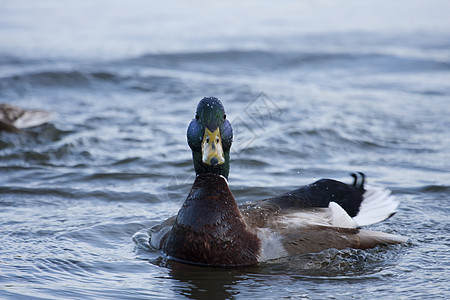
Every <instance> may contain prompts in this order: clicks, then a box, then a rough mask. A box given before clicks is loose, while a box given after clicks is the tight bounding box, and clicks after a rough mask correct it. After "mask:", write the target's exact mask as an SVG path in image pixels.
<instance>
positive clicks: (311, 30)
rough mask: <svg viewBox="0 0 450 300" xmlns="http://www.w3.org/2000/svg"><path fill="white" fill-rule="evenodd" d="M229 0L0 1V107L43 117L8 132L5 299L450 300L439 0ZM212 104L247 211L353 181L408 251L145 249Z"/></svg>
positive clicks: (449, 104) (445, 22)
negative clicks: (253, 254) (217, 105)
mask: <svg viewBox="0 0 450 300" xmlns="http://www.w3.org/2000/svg"><path fill="white" fill-rule="evenodd" d="M241 2H242V1H231V2H230V1H227V2H226V3H221V4H213V3H205V2H203V1H193V2H189V3H177V2H173V3H172V2H171V3H166V4H164V5H163V4H160V3H153V2H147V1H127V2H126V3H125V2H123V3H121V2H112V1H86V2H79V1H38V2H37V1H9V2H6V1H2V2H0V37H1V38H0V39H1V40H2V42H1V43H0V102H3V103H10V104H14V105H18V106H21V107H24V108H32V109H45V110H49V111H53V112H54V113H55V118H54V120H53V121H52V122H51V123H49V124H45V125H42V126H38V127H34V128H30V129H29V130H27V132H26V133H24V134H18V135H17V134H10V133H5V132H2V133H0V298H11V299H21V298H24V299H25V298H32V299H41V298H42V299H63V298H64V299H68V298H80V299H89V298H92V299H101V298H114V299H128V298H136V299H142V298H151V299H156V298H196V299H197V298H208V299H221V298H240V299H256V298H263V299H265V298H294V299H298V298H311V299H324V298H338V299H346V298H396V299H397V298H400V299H402V298H408V299H409V298H416V299H423V298H432V299H436V298H448V297H449V296H450V288H449V285H448V282H449V280H450V276H449V268H450V254H449V253H450V238H449V237H450V231H449V230H450V229H449V228H450V222H449V221H450V218H449V215H450V205H449V196H450V185H449V182H450V150H449V149H450V84H449V82H450V19H449V18H448V15H449V13H450V5H449V4H448V2H445V1H408V2H405V1H397V2H395V3H390V1H364V2H359V1H346V2H339V3H335V2H333V1H311V2H310V1H307V2H301V3H298V2H297V1H285V2H281V3H279V2H273V1H264V2H259V1H258V2H244V3H241ZM363 3H364V4H363ZM204 96H216V97H218V98H220V99H221V100H222V102H223V103H224V106H225V108H226V111H227V116H228V119H229V120H230V121H231V122H232V125H233V128H234V131H235V140H234V144H233V146H232V152H231V172H230V178H229V181H230V186H231V189H232V191H233V193H234V194H235V197H236V199H237V201H238V202H239V203H244V202H246V201H252V200H258V199H261V198H264V197H269V196H272V195H276V194H280V193H283V192H286V191H288V190H291V189H294V188H296V187H298V186H300V185H304V184H307V183H310V182H312V181H314V180H317V179H319V178H323V177H331V178H335V179H339V180H343V181H347V182H350V181H351V180H350V179H351V177H350V176H349V172H354V171H363V172H365V173H366V174H367V176H368V181H369V183H370V184H372V185H381V186H386V187H388V188H390V189H391V190H392V191H393V193H394V195H395V196H396V197H397V198H398V199H399V200H400V201H401V204H400V207H399V210H398V213H397V214H396V215H395V216H394V217H393V218H391V219H389V220H387V221H385V222H383V223H380V224H377V225H375V226H371V228H372V229H377V230H382V231H386V232H391V233H396V234H401V235H405V236H408V237H409V239H410V240H409V242H408V243H407V244H405V245H397V246H389V247H378V248H375V249H371V250H367V251H362V250H342V251H337V250H334V249H330V250H327V251H324V252H322V253H318V254H309V255H302V256H298V257H290V258H286V259H280V260H277V261H271V262H268V263H265V264H262V265H260V266H257V267H251V268H237V269H220V268H219V269H217V268H203V267H195V266H188V265H184V264H180V263H177V262H173V261H170V260H167V259H166V258H165V257H164V256H163V255H162V254H161V253H159V252H157V251H154V250H152V249H150V247H149V244H148V236H149V229H150V228H151V227H152V226H154V225H157V224H159V223H161V222H162V221H163V220H165V219H166V218H167V217H169V216H172V215H174V214H176V212H177V211H178V208H179V207H180V205H181V203H182V201H183V200H184V198H185V196H186V194H187V192H188V191H189V188H190V185H191V184H192V181H193V178H194V177H193V166H192V162H191V153H190V149H189V147H188V145H187V143H186V136H185V133H186V128H187V125H188V124H189V122H190V120H191V119H192V118H193V116H194V111H195V108H196V105H197V103H198V101H199V100H200V99H201V98H202V97H204Z"/></svg>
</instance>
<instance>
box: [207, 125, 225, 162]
mask: <svg viewBox="0 0 450 300" xmlns="http://www.w3.org/2000/svg"><path fill="white" fill-rule="evenodd" d="M202 161H203V163H204V164H207V165H209V166H211V165H212V166H215V165H221V164H223V163H224V162H225V159H224V158H223V149H222V139H221V138H220V130H219V128H217V129H216V130H215V131H214V132H211V131H210V130H209V129H208V128H205V135H204V136H203V142H202Z"/></svg>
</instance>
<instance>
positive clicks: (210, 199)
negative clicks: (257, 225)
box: [164, 173, 260, 266]
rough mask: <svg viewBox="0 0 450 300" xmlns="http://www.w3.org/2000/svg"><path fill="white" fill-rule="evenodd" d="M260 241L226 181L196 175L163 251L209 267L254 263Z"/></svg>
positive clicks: (215, 177)
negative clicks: (247, 223)
mask: <svg viewBox="0 0 450 300" xmlns="http://www.w3.org/2000/svg"><path fill="white" fill-rule="evenodd" d="M259 246H260V242H259V239H258V237H257V236H256V234H254V233H252V232H250V231H249V230H248V229H247V226H246V224H245V223H244V221H243V219H242V216H241V213H240V211H239V208H238V206H237V203H236V201H235V199H234V197H233V194H232V193H231V191H230V189H229V187H228V183H227V182H226V180H225V179H224V178H223V177H221V176H219V175H216V174H211V173H206V174H199V175H198V176H197V177H196V179H195V182H194V184H193V185H192V189H191V191H190V193H189V195H188V197H187V199H186V201H185V202H184V204H183V206H182V207H181V209H180V211H179V212H178V215H177V218H176V220H175V224H174V225H173V227H172V230H171V233H170V235H169V237H168V239H167V240H166V243H165V246H164V251H165V252H166V254H168V255H169V256H172V257H173V258H177V259H180V260H183V261H187V262H191V263H196V264H205V265H210V266H240V265H253V264H256V263H257V256H258V254H259V252H258V251H259Z"/></svg>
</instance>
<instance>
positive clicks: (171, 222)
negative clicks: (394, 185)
mask: <svg viewBox="0 0 450 300" xmlns="http://www.w3.org/2000/svg"><path fill="white" fill-rule="evenodd" d="M187 138H188V143H189V146H190V148H191V149H192V156H193V161H194V167H195V172H196V174H197V176H196V178H195V181H194V184H193V185H192V189H191V191H190V193H189V194H188V196H187V198H186V200H185V202H184V203H183V206H182V207H181V209H180V210H179V212H178V215H177V216H174V217H172V218H169V219H168V220H166V221H165V222H164V223H163V224H161V225H159V226H156V227H155V228H153V234H152V236H151V238H150V244H151V245H152V247H154V248H156V249H160V250H162V251H163V252H164V253H165V254H167V255H168V256H169V257H170V258H173V259H176V260H180V261H184V262H188V263H194V264H201V265H209V266H243V265H254V264H257V263H259V262H263V261H267V260H271V259H276V258H280V257H285V256H290V255H298V254H303V253H312V252H319V251H322V250H325V249H329V248H336V249H344V248H356V249H367V248H372V247H374V246H376V245H379V244H396V243H403V242H405V241H406V239H405V238H404V237H401V236H397V235H392V234H387V233H383V232H378V231H370V230H363V229H360V228H359V227H360V226H365V225H370V224H374V223H377V222H380V221H383V220H385V219H387V218H389V217H391V216H392V215H393V214H394V213H395V210H396V208H397V206H398V202H397V201H395V200H394V199H393V197H392V196H391V195H390V192H389V191H388V190H386V189H382V188H366V187H365V184H364V181H365V177H364V174H362V173H359V176H358V175H356V174H353V175H352V176H353V177H354V182H353V183H352V184H345V183H343V182H339V181H336V180H331V179H322V180H319V181H317V182H315V183H312V184H310V185H307V186H304V187H301V188H299V189H297V190H294V191H292V192H289V193H286V194H284V195H281V196H279V197H274V198H269V199H264V200H260V201H256V202H252V203H247V204H243V205H241V206H238V205H237V203H236V201H235V199H234V196H233V194H232V193H231V191H230V189H229V186H228V181H227V178H228V172H229V163H230V147H231V143H232V139H233V132H232V128H231V124H230V123H229V122H228V120H227V119H226V115H225V111H224V108H223V105H222V103H221V102H220V101H219V100H218V99H217V98H214V97H210V98H203V99H202V100H201V101H200V103H199V104H198V107H197V112H196V116H195V119H194V120H192V122H191V123H190V125H189V128H188V131H187Z"/></svg>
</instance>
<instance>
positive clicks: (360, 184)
mask: <svg viewBox="0 0 450 300" xmlns="http://www.w3.org/2000/svg"><path fill="white" fill-rule="evenodd" d="M358 175H359V176H358ZM350 176H352V177H353V186H354V187H356V188H358V189H360V190H363V191H365V189H364V183H365V181H366V175H365V174H364V173H363V172H358V173H357V174H356V173H350Z"/></svg>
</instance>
